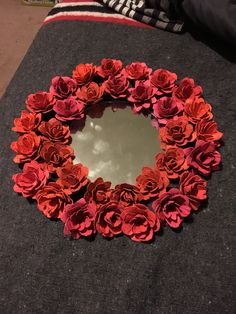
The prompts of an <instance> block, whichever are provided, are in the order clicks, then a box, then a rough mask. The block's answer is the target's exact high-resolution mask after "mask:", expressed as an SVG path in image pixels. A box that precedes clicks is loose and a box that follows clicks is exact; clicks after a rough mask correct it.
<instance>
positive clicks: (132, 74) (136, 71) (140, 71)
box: [122, 62, 152, 80]
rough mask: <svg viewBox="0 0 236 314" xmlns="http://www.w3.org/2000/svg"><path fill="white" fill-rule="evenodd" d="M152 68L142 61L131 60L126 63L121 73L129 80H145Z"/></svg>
mask: <svg viewBox="0 0 236 314" xmlns="http://www.w3.org/2000/svg"><path fill="white" fill-rule="evenodd" d="M151 72H152V69H151V68H148V67H147V65H146V63H144V62H132V63H131V64H128V65H127V66H126V67H125V69H124V70H123V71H122V73H123V74H124V75H125V76H126V77H127V78H129V79H131V80H145V79H147V78H148V77H149V75H150V74H151Z"/></svg>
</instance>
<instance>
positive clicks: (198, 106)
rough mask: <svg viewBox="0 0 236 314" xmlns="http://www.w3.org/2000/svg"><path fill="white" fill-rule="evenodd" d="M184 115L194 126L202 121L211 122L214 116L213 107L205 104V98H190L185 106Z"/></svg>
mask: <svg viewBox="0 0 236 314" xmlns="http://www.w3.org/2000/svg"><path fill="white" fill-rule="evenodd" d="M184 114H185V115H186V117H187V118H188V119H189V121H190V122H192V123H193V124H195V123H197V122H198V121H200V120H202V119H206V120H211V119H212V117H213V114H212V112H211V105H209V104H207V103H205V101H204V99H203V98H198V97H196V98H189V99H187V100H186V102H185V105H184Z"/></svg>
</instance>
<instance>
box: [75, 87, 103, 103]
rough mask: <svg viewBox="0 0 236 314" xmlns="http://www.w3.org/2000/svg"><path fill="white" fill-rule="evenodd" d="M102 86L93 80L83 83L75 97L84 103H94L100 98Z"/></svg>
mask: <svg viewBox="0 0 236 314" xmlns="http://www.w3.org/2000/svg"><path fill="white" fill-rule="evenodd" d="M103 93H104V87H103V86H99V85H98V84H97V83H95V82H91V83H88V84H87V85H84V86H83V87H82V88H81V89H80V90H79V91H78V92H77V97H78V98H79V99H80V101H82V102H83V103H84V104H86V105H92V104H96V103H97V102H99V101H101V100H102V96H103Z"/></svg>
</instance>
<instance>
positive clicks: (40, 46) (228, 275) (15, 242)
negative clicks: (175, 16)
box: [0, 21, 236, 314]
mask: <svg viewBox="0 0 236 314" xmlns="http://www.w3.org/2000/svg"><path fill="white" fill-rule="evenodd" d="M213 44H214V47H216V46H217V45H216V43H215V42H214V43H213ZM233 55H234V53H233V51H230V50H229V49H228V48H227V47H224V48H223V51H220V50H214V49H212V48H210V47H209V46H207V45H206V44H204V43H203V41H201V40H195V39H194V38H193V37H192V36H191V35H190V34H188V33H186V34H184V35H175V34H172V33H166V32H163V31H158V30H152V29H143V28H134V27H130V26H125V25H118V24H109V23H97V22H85V21H66V22H63V21H61V22H55V23H51V24H49V25H46V26H44V27H43V28H42V29H41V30H40V32H39V33H38V35H37V37H36V39H35V40H34V42H33V44H32V46H31V48H30V49H29V51H28V53H27V54H26V56H25V58H24V60H23V62H22V64H21V65H20V67H19V69H18V70H17V72H16V74H15V76H14V78H13V80H12V81H11V83H10V85H9V87H8V89H7V91H6V93H5V95H4V97H3V98H2V100H1V103H0V108H1V111H0V115H1V120H0V121H1V123H0V138H1V145H0V158H1V175H0V178H1V193H0V206H1V219H0V239H1V240H0V243H1V248H0V313H3V314H6V313H14V314H16V313H17V314H20V313H30V314H31V313H50V314H51V313H61V314H67V313H68V314H71V313H82V314H86V313H101V314H106V313H107V314H108V313H109V314H110V313H114V314H115V313H117V314H118V313H119V314H124V313H125V314H126V313H127V314H128V313H148V314H149V313H150V314H152V313H163V314H169V313H174V314H176V313H181V314H182V313H186V314H189V313H191V314H192V313H194V314H197V313H199V314H200V313H204V314H208V313H219V314H223V313H234V305H235V303H234V292H235V288H236V287H235V285H234V278H233V277H234V276H233V275H235V270H234V264H233V261H234V259H233V246H234V244H235V233H234V230H235V208H236V203H235V188H234V187H235V180H234V179H235V167H236V165H235V155H236V148H235V143H234V138H235V131H236V123H235V119H236V111H235V110H236V109H235V98H236V97H235V96H236V85H235V77H236V66H235V60H234V59H233V57H232V56H233ZM103 57H110V58H119V59H122V60H123V61H124V63H126V64H127V63H129V62H131V61H135V60H140V61H144V62H146V63H147V64H148V65H149V66H150V67H153V68H158V67H163V68H167V69H169V70H171V71H174V72H176V73H177V74H178V76H179V77H184V76H190V77H193V78H194V79H195V80H196V81H197V82H198V83H199V84H201V85H202V87H203V89H204V94H205V98H206V100H207V101H208V102H209V103H211V104H212V105H213V111H214V116H215V119H216V121H217V122H218V124H219V129H220V130H221V131H223V132H224V142H225V146H224V147H222V149H221V152H222V157H223V170H222V171H219V172H215V173H213V175H212V178H211V179H210V180H209V184H208V188H209V193H208V194H209V201H208V205H206V206H205V207H204V208H203V209H202V210H201V211H200V212H199V213H198V214H197V215H195V216H194V222H193V223H191V222H190V221H189V222H188V223H184V227H183V230H181V231H180V232H173V231H172V230H170V229H168V228H166V229H165V230H164V233H163V235H162V236H158V237H156V240H155V241H154V242H153V243H151V244H140V243H134V242H132V241H130V240H129V239H128V238H126V237H125V236H123V237H118V238H115V239H113V240H112V241H108V240H105V239H103V238H102V237H101V236H99V235H98V236H97V237H96V239H95V240H94V241H91V242H90V241H87V240H84V239H82V240H78V241H70V240H69V239H65V238H63V225H62V223H60V222H52V221H50V220H47V219H46V218H45V217H44V216H43V215H42V214H41V213H40V212H39V211H38V210H37V206H36V204H30V203H29V202H27V200H26V199H25V198H23V197H19V196H18V195H17V194H16V193H14V192H13V190H12V180H11V176H12V175H13V174H14V173H15V172H17V170H18V167H17V165H15V164H14V163H13V161H12V159H13V156H14V154H13V152H12V151H11V150H10V143H11V141H13V140H15V138H16V134H14V133H13V132H11V127H12V124H13V119H14V117H16V116H19V114H20V111H21V110H22V109H23V108H24V101H25V99H26V97H27V95H28V94H29V93H31V92H34V91H37V90H41V89H42V90H47V89H48V88H49V85H50V81H51V78H52V77H53V76H55V75H70V74H71V70H72V69H73V68H74V66H75V65H76V64H78V63H80V62H94V63H99V62H100V60H101V59H102V58H103ZM2 75H4V74H2Z"/></svg>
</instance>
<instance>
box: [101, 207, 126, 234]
mask: <svg viewBox="0 0 236 314" xmlns="http://www.w3.org/2000/svg"><path fill="white" fill-rule="evenodd" d="M122 210H123V207H122V206H121V205H119V204H118V203H117V202H109V203H107V204H104V205H102V206H101V207H100V208H99V210H98V211H97V214H96V229H97V231H98V232H99V233H101V234H102V236H103V237H106V238H112V237H114V236H115V235H117V234H120V233H121V232H122V231H121V227H122V219H121V212H122Z"/></svg>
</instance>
